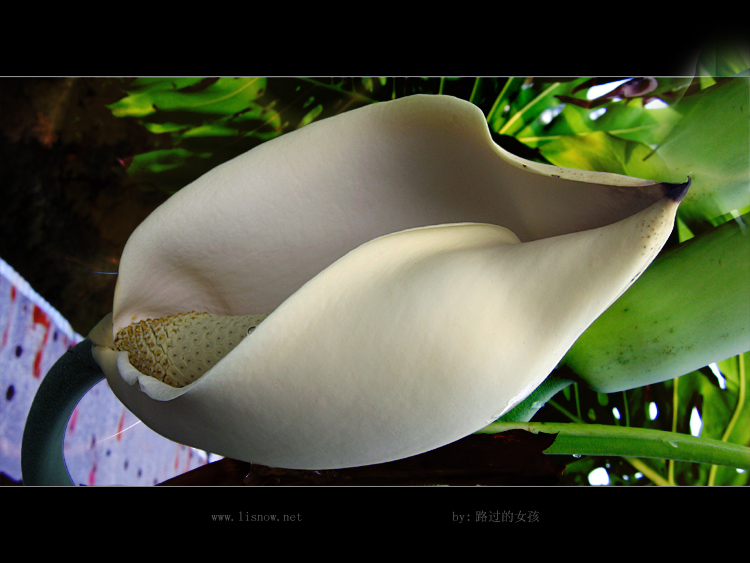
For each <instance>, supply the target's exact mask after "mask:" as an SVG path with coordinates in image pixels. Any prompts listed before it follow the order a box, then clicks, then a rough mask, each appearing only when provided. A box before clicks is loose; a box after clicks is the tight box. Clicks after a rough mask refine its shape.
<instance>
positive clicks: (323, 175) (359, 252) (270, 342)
mask: <svg viewBox="0 0 750 563" xmlns="http://www.w3.org/2000/svg"><path fill="white" fill-rule="evenodd" d="M554 176H558V177H559V178H558V177H554ZM560 178H562V179H560ZM669 189H670V186H665V185H662V184H658V183H654V182H651V181H647V180H640V179H633V178H627V177H623V176H618V175H612V174H603V173H591V172H582V171H576V170H568V169H562V168H558V167H552V166H544V165H540V164H536V163H533V162H529V161H526V160H523V159H520V158H518V157H515V156H513V155H510V154H509V153H507V152H506V151H504V150H503V149H501V148H499V147H498V146H497V145H496V144H495V143H494V142H493V141H492V139H491V136H490V133H489V130H488V128H487V125H486V121H485V119H484V116H483V115H482V113H481V111H480V110H479V109H478V108H476V107H475V106H473V105H472V104H470V103H468V102H465V101H462V100H458V99H455V98H452V97H448V96H413V97H410V98H404V99H400V100H395V101H392V102H385V103H380V104H376V105H373V106H369V107H366V108H362V109H358V110H355V111H352V112H349V113H345V114H343V115H340V116H337V117H335V118H330V119H326V120H324V121H321V122H319V123H314V124H311V125H309V126H307V127H305V128H303V129H301V130H299V131H296V132H294V133H290V134H287V135H284V136H282V137H280V138H278V139H275V140H273V141H270V142H268V143H265V144H264V145H261V146H260V147H258V148H256V149H254V150H252V151H250V152H248V153H246V154H244V155H241V156H240V157H237V158H236V159H234V160H232V161H230V162H228V163H226V164H224V165H222V166H220V167H218V168H216V169H215V170H213V171H211V172H209V173H208V174H206V175H204V176H203V177H201V178H199V179H198V180H197V181H196V182H194V183H193V184H191V185H190V186H188V187H186V188H184V189H183V190H181V191H180V192H178V193H177V194H175V196H173V197H172V198H170V199H169V200H168V201H167V202H166V203H165V204H164V205H162V206H161V207H160V208H159V209H157V210H156V211H155V212H154V213H153V214H152V215H151V216H150V217H149V218H147V219H146V221H144V223H143V224H142V225H141V226H140V227H138V229H137V230H136V231H135V232H134V233H133V235H132V237H131V238H130V240H129V241H128V244H127V246H126V248H125V251H124V253H123V257H122V260H121V264H120V274H119V278H118V286H117V291H116V295H115V305H114V311H113V315H111V316H109V317H107V318H106V319H104V320H103V321H102V323H100V325H99V326H98V327H97V328H96V329H95V330H94V331H92V334H91V335H90V337H91V339H92V341H93V342H94V344H95V348H94V354H95V357H96V358H97V360H98V361H99V363H100V365H102V368H103V369H104V371H105V373H106V375H107V380H108V381H109V384H110V386H111V387H112V389H113V391H114V393H115V394H116V395H117V396H118V397H119V398H120V400H122V401H123V403H124V404H125V405H126V406H127V407H128V408H129V409H130V410H131V411H133V412H134V413H135V414H136V415H137V416H138V417H139V418H141V420H143V422H144V423H145V424H147V425H148V426H150V427H151V428H153V429H154V430H155V431H157V432H159V433H161V434H163V435H164V436H167V437H168V438H170V439H172V440H175V441H178V442H181V443H184V444H188V445H191V446H194V447H197V448H202V449H206V450H209V451H212V452H215V453H217V454H220V455H224V456H228V457H232V458H236V459H241V460H246V461H251V462H253V463H260V464H264V465H269V466H276V467H287V468H298V469H328V468H338V467H350V466H358V465H366V464H372V463H381V462H386V461H391V460H394V459H399V458H403V457H407V456H411V455H416V454H419V453H422V452H424V451H428V450H431V449H434V448H436V447H439V446H442V445H444V444H447V443H450V442H452V441H455V440H457V439H459V438H461V437H463V436H466V435H468V434H470V433H472V432H474V431H476V430H479V429H480V428H482V427H483V426H485V425H487V424H488V423H490V422H492V420H494V419H495V418H497V417H498V416H500V415H501V414H503V413H504V412H506V411H507V410H509V409H510V408H512V407H513V406H515V404H517V403H518V402H519V401H521V400H522V399H523V398H525V397H526V396H527V395H528V394H529V393H530V392H531V391H532V390H533V389H535V388H536V387H537V386H538V385H539V384H540V383H541V382H542V381H543V380H544V378H545V377H546V376H547V375H548V374H549V373H550V372H551V371H552V370H553V369H554V367H555V365H556V364H557V362H558V361H559V360H560V359H561V358H562V356H563V355H564V354H565V352H566V351H567V350H568V348H569V347H570V346H571V345H572V344H573V342H574V341H575V340H576V339H577V338H578V336H579V335H580V334H581V333H582V332H583V331H584V330H585V329H586V328H587V327H588V325H589V324H591V323H592V322H593V321H594V320H595V319H596V317H598V316H599V315H600V314H601V313H602V312H603V311H604V310H605V309H606V308H607V307H608V306H609V305H610V304H611V303H612V302H613V301H614V300H615V299H616V298H617V297H619V295H621V294H622V292H624V291H625V289H627V287H628V286H629V285H630V284H632V282H633V281H634V280H635V279H636V278H637V277H638V276H639V275H640V274H641V273H642V271H643V270H644V269H645V268H646V266H647V265H648V264H649V263H650V262H651V261H652V260H653V258H654V257H655V256H656V254H657V253H658V251H659V250H660V248H661V247H662V246H663V244H664V242H665V241H666V239H667V237H668V236H669V233H670V232H671V229H672V224H673V221H674V214H675V211H676V208H677V205H678V202H677V201H676V200H679V197H677V196H675V193H674V190H673V191H672V192H669ZM668 193H669V195H667V194H668ZM679 195H681V193H680V194H679ZM498 225H502V226H498ZM514 233H515V234H514ZM191 310H196V311H208V312H211V313H214V314H219V315H241V314H251V313H270V312H272V314H271V315H270V316H269V317H268V318H267V319H266V320H265V321H263V323H261V324H260V325H259V326H258V328H257V329H255V331H254V332H253V333H252V334H251V335H250V336H248V337H247V338H245V339H244V340H243V341H242V342H241V343H240V345H239V346H238V347H237V348H235V349H234V350H233V351H232V352H230V353H229V354H228V355H227V356H226V357H225V358H224V359H223V360H221V361H220V362H219V363H218V364H217V365H216V366H215V367H214V368H212V369H211V370H209V371H208V372H207V373H206V374H205V375H204V376H203V377H201V378H200V379H198V380H197V381H196V382H195V383H192V384H190V385H188V386H186V387H183V388H180V389H176V388H173V387H170V386H169V385H166V384H164V383H162V382H160V381H158V380H156V379H154V378H152V377H150V376H146V375H143V374H140V373H139V372H137V371H136V370H135V369H134V368H133V367H132V366H130V365H129V362H128V359H127V352H120V353H117V352H115V351H114V350H112V349H111V346H112V338H113V335H114V333H115V332H117V331H118V330H119V329H121V328H123V327H124V326H127V325H128V324H130V323H131V322H134V321H137V320H142V319H146V318H158V317H164V316H167V315H171V314H176V313H182V312H187V311H191Z"/></svg>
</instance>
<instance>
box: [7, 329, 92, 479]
mask: <svg viewBox="0 0 750 563" xmlns="http://www.w3.org/2000/svg"><path fill="white" fill-rule="evenodd" d="M102 379H104V373H102V370H101V368H99V366H98V365H97V363H96V362H95V361H94V358H93V356H92V355H91V341H90V340H89V339H88V338H86V339H84V340H83V341H81V342H80V343H78V344H77V345H76V346H74V347H73V348H71V349H70V350H68V351H67V352H66V353H65V354H64V355H63V356H62V357H61V358H60V359H59V360H57V362H56V363H55V365H53V366H52V368H51V369H50V370H49V372H47V375H46V376H45V378H44V379H43V380H42V383H41V385H40V386H39V389H38V390H37V393H36V396H35V397H34V402H33V403H32V404H31V409H30V410H29V416H28V418H27V419H26V426H25V428H24V431H23V442H22V444H21V473H22V475H23V484H24V485H73V484H74V483H73V481H72V480H71V478H70V475H69V474H68V469H67V467H66V466H65V458H64V456H63V440H64V438H65V430H66V428H67V425H68V419H69V418H70V415H71V414H72V413H73V409H75V408H76V405H77V404H78V401H80V400H81V398H82V397H83V396H84V395H85V394H86V392H87V391H88V390H89V389H91V388H92V387H93V386H94V385H96V384H97V383H98V382H99V381H101V380H102Z"/></svg>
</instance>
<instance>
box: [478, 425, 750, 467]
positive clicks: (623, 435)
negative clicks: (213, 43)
mask: <svg viewBox="0 0 750 563" xmlns="http://www.w3.org/2000/svg"><path fill="white" fill-rule="evenodd" d="M514 429H520V430H527V431H528V432H533V433H535V434H536V433H538V432H544V433H546V434H557V438H556V439H555V442H554V443H553V444H552V446H550V447H549V448H547V450H545V453H547V454H566V455H593V456H607V455H612V456H620V457H641V458H656V459H671V460H677V461H691V462H697V463H711V464H716V465H726V466H729V467H736V468H739V469H745V470H748V469H750V448H747V447H745V446H739V445H737V444H730V443H727V442H723V441H721V440H712V439H709V438H698V437H695V436H690V435H687V434H676V433H674V432H664V431H662V430H651V429H648V428H626V427H623V426H607V425H601V424H572V423H564V422H563V423H557V422H543V423H542V422H540V423H519V422H495V423H493V424H490V425H489V426H487V427H485V428H484V429H482V430H480V431H479V433H481V434H498V433H500V432H505V431H507V430H514Z"/></svg>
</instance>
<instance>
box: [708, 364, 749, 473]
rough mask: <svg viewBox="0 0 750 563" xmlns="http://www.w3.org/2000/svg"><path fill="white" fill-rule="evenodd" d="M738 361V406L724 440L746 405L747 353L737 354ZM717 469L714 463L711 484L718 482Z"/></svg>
mask: <svg viewBox="0 0 750 563" xmlns="http://www.w3.org/2000/svg"><path fill="white" fill-rule="evenodd" d="M737 362H738V375H739V382H738V391H739V395H738V397H737V407H736V408H735V409H734V414H733V415H732V419H731V420H730V421H729V424H728V425H727V429H726V430H725V431H724V435H723V436H722V437H721V440H722V441H723V442H726V441H727V440H728V439H729V435H730V434H731V433H732V430H734V427H735V425H736V424H737V421H738V420H739V418H740V412H742V408H743V407H744V406H745V395H746V381H745V355H744V354H740V355H739V356H737ZM717 469H718V467H717V466H716V465H714V466H713V467H712V468H711V471H709V473H708V484H709V485H714V484H715V483H716V471H717Z"/></svg>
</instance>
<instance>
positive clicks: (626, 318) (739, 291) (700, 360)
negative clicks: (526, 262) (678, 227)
mask: <svg viewBox="0 0 750 563" xmlns="http://www.w3.org/2000/svg"><path fill="white" fill-rule="evenodd" d="M743 219H744V220H740V221H733V222H729V223H725V224H724V225H722V226H721V227H718V228H716V229H714V230H713V231H711V232H707V233H704V234H702V235H700V236H698V237H695V238H693V239H691V240H689V241H687V242H685V243H682V244H680V245H678V246H677V247H675V248H672V249H670V250H669V251H667V252H664V253H662V254H661V255H660V256H659V257H657V259H656V260H654V262H653V263H652V264H651V266H650V267H649V268H648V269H647V270H646V272H645V273H644V274H643V275H642V276H641V277H640V278H639V279H638V280H637V281H636V282H635V283H634V284H633V285H632V286H631V287H630V289H629V290H628V291H626V292H625V293H624V294H623V295H622V296H621V297H620V298H619V299H618V300H617V301H616V302H615V303H614V304H613V305H612V306H611V307H610V308H609V309H608V310H607V311H605V312H604V313H603V314H602V315H601V316H600V317H599V318H598V319H597V320H596V321H595V322H594V323H593V324H592V325H591V326H590V327H589V328H588V329H587V330H586V332H584V333H583V335H582V336H581V337H580V338H579V339H578V341H577V342H576V343H575V344H574V345H573V347H572V348H571V349H570V350H569V351H568V353H567V354H566V356H565V358H564V359H563V364H564V365H566V366H568V367H569V368H570V369H571V370H573V371H574V372H575V373H576V374H578V376H579V377H580V378H581V379H582V380H583V381H584V382H585V383H586V384H587V385H589V386H590V387H592V388H593V389H595V390H598V391H601V392H605V393H609V392H613V391H620V390H623V389H632V388H635V387H640V386H643V385H648V384H651V383H656V382H660V381H665V380H667V379H671V378H673V377H679V376H681V375H684V374H686V373H690V372H691V371H693V370H695V369H698V368H701V367H703V366H706V365H708V364H710V363H712V362H716V361H719V360H723V359H725V358H728V357H731V356H734V355H737V354H739V353H743V352H746V351H748V350H750V303H749V302H748V301H747V296H748V295H750V260H748V256H750V232H748V228H747V225H746V223H745V222H746V221H747V220H750V216H745V217H744V218H743Z"/></svg>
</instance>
